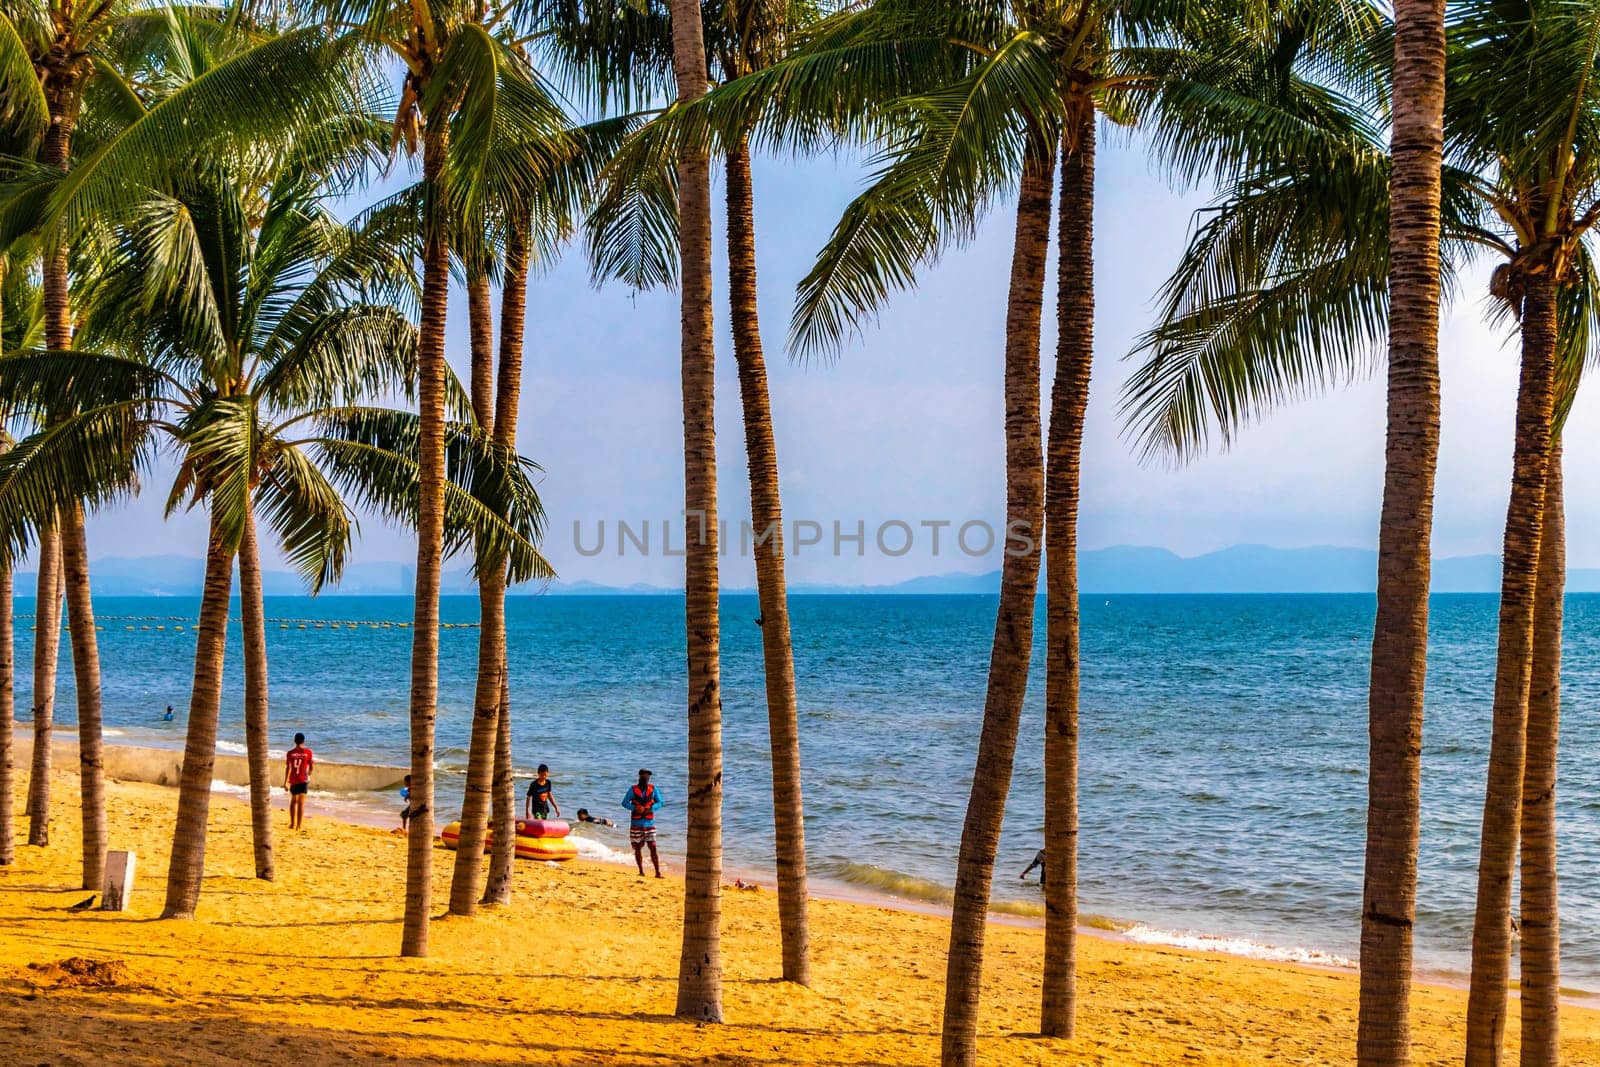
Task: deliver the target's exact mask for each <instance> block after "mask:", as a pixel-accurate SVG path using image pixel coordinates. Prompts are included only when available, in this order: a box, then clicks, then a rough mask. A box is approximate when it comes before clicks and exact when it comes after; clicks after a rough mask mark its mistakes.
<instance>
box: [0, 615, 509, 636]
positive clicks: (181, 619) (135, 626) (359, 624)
mask: <svg viewBox="0 0 1600 1067" xmlns="http://www.w3.org/2000/svg"><path fill="white" fill-rule="evenodd" d="M35 617H36V616H35V615H33V614H31V613H30V614H25V615H24V614H18V615H13V616H12V618H14V619H17V620H23V619H33V618H35ZM228 622H230V623H239V622H242V620H241V619H240V618H239V616H237V615H234V616H232V617H230V618H229V619H228ZM265 622H266V624H267V625H268V626H276V627H277V628H278V629H280V630H340V631H343V630H409V629H411V623H409V622H396V621H395V620H392V619H300V618H268V619H266V620H265ZM106 623H121V624H122V629H123V630H124V631H129V630H132V631H136V632H137V631H145V630H149V631H151V632H152V633H153V632H157V631H163V632H165V631H171V632H175V633H192V632H194V631H195V630H198V629H199V628H200V625H199V622H198V620H196V619H195V618H194V617H193V616H191V615H96V616H95V627H94V628H95V629H96V630H105V629H106V626H105V625H103V624H106ZM169 624H171V625H169ZM67 628H68V627H67V623H66V622H65V621H63V622H62V624H61V629H62V630H63V631H64V630H66V629H67ZM478 628H479V624H478V623H475V622H441V623H440V624H439V629H441V630H476V629H478ZM28 629H30V630H38V629H39V627H38V626H29V627H28Z"/></svg>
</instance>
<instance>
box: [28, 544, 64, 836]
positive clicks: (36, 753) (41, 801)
mask: <svg viewBox="0 0 1600 1067" xmlns="http://www.w3.org/2000/svg"><path fill="white" fill-rule="evenodd" d="M38 590H39V591H38V595H37V596H35V598H34V611H33V622H34V627H33V631H34V636H33V760H32V764H31V766H30V771H29V776H28V844H30V845H48V844H49V843H50V752H51V746H52V744H53V742H54V740H55V718H56V659H57V657H58V656H59V654H60V650H61V535H60V532H59V531H58V530H57V529H56V528H55V527H51V528H49V529H46V530H41V531H40V532H39V585H38Z"/></svg>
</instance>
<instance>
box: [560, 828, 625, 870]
mask: <svg viewBox="0 0 1600 1067" xmlns="http://www.w3.org/2000/svg"><path fill="white" fill-rule="evenodd" d="M570 840H571V841H572V843H573V844H574V845H577V846H578V857H579V858H580V859H586V860H594V861H595V862H597V863H618V864H623V865H627V864H631V863H632V862H633V853H631V852H618V851H617V850H616V849H614V848H612V847H610V846H609V845H606V844H603V843H601V842H599V841H594V840H591V839H590V838H587V837H579V836H578V835H577V834H572V835H571V837H570Z"/></svg>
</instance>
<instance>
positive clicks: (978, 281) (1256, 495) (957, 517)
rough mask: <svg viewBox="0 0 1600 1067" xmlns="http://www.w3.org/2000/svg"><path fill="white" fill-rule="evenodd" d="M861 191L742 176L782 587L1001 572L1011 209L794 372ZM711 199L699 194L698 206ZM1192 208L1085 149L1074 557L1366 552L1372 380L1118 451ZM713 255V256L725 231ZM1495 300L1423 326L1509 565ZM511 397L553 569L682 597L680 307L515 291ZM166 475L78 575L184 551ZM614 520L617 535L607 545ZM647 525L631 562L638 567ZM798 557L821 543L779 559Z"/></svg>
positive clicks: (1585, 400)
mask: <svg viewBox="0 0 1600 1067" xmlns="http://www.w3.org/2000/svg"><path fill="white" fill-rule="evenodd" d="M864 180H865V172H864V170H863V169H862V167H861V165H860V163H859V161H857V160H852V159H837V160H836V159H819V160H805V161H796V160H791V159H786V158H785V159H758V160H757V164H756V169H755V194H756V224H757V242H758V270H759V280H760V285H761V290H762V298H761V313H762V325H763V331H764V340H765V347H766V351H767V358H768V368H769V374H770V379H771V391H772V402H773V417H774V425H775V429H776V435H777V445H778V454H779V463H780V470H781V478H782V490H783V505H784V509H785V520H786V536H787V537H788V540H789V556H790V559H789V576H790V580H791V581H794V582H813V583H845V584H884V583H892V582H896V581H900V580H903V579H907V578H911V577H915V576H918V575H925V574H944V573H949V572H954V571H964V572H981V571H986V570H991V569H994V568H995V567H997V566H998V565H999V560H1000V555H999V552H1000V548H999V540H1000V539H999V538H998V537H997V538H996V539H995V541H996V544H995V547H994V548H992V549H990V550H989V551H987V552H985V551H983V549H984V548H985V545H986V541H987V540H988V539H987V537H986V535H985V530H986V529H989V530H997V531H999V530H1003V512H1004V494H1005V483H1004V455H1003V449H1004V439H1003V435H1002V429H1003V411H1002V395H1001V386H1002V340H1003V335H1004V319H1005V301H1006V288H1007V276H1008V270H1009V258H1010V236H1011V233H1010V231H1011V226H1012V221H1013V214H1014V212H1013V210H1012V207H1011V206H1010V205H1002V206H999V207H997V208H996V209H995V210H994V211H993V212H992V213H991V214H990V215H989V216H987V217H986V218H985V219H984V221H983V225H982V228H981V231H980V233H979V236H978V238H977V239H976V240H975V241H974V242H973V243H972V244H971V245H969V246H967V247H964V248H960V249H954V250H952V251H950V252H949V253H947V254H946V255H945V257H944V258H943V259H942V260H941V261H940V262H939V263H938V264H936V265H934V266H933V267H932V268H930V269H927V270H925V271H924V272H923V274H922V276H921V278H920V284H919V286H918V287H917V288H916V289H915V290H913V291H909V292H906V293H902V294H899V295H898V296H896V297H895V298H894V299H893V300H892V301H891V302H890V304H889V305H888V307H887V308H886V309H885V310H884V312H883V314H882V315H881V316H880V318H879V319H878V321H877V322H876V323H873V324H867V326H866V327H865V329H864V330H863V333H862V335H861V336H860V337H859V338H857V339H855V340H854V341H853V342H852V343H851V344H850V345H848V347H846V348H845V349H844V350H843V351H842V352H840V353H839V355H838V357H837V358H836V359H832V360H812V361H808V362H799V363H797V362H794V361H791V360H790V359H788V358H787V357H786V350H785V346H784V342H785V338H786V333H787V326H788V321H789V315H790V311H791V307H792V300H793V294H794V287H795V284H796V282H797V281H798V280H799V279H800V278H801V277H802V276H803V275H804V274H805V272H806V270H807V269H808V268H809V266H810V264H811V263H812V262H813V259H814V257H815V254H816V252H817V250H818V249H819V248H820V247H821V246H822V244H823V243H824V241H825V240H826V239H827V235H828V232H829V230H830V229H831V227H832V225H833V224H834V222H835V221H836V220H837V218H838V216H839V214H840V212H841V210H842V209H843V208H844V206H845V204H846V203H848V201H849V200H850V198H851V197H852V196H854V195H855V194H856V193H857V192H859V190H860V189H861V188H862V185H863V182H864ZM720 191H721V189H720V183H717V184H716V186H715V187H714V189H713V199H714V203H716V202H719V195H720ZM1207 200H1208V195H1207V194H1206V193H1205V192H1204V191H1201V192H1195V191H1184V190H1178V189H1174V188H1173V187H1171V186H1170V185H1169V184H1168V183H1167V182H1166V180H1165V178H1164V177H1163V176H1160V175H1158V174H1156V173H1155V172H1154V171H1153V170H1152V169H1151V168H1150V167H1149V165H1148V164H1147V162H1146V159H1145V157H1144V156H1143V154H1142V153H1141V151H1140V149H1139V146H1138V145H1137V143H1131V144H1130V143H1128V142H1127V141H1126V139H1124V138H1121V137H1103V138H1102V141H1101V150H1100V156H1099V170H1098V191H1097V201H1096V211H1095V229H1096V243H1095V258H1096V266H1095V269H1096V289H1097V300H1098V311H1097V316H1096V342H1095V367H1094V376H1093V382H1092V387H1091V400H1090V404H1089V414H1088V424H1087V427H1086V431H1085V441H1084V457H1083V491H1082V515H1081V521H1080V544H1081V546H1082V547H1083V548H1086V549H1092V548H1099V547H1106V546H1111V545H1124V544H1134V545H1154V546H1161V547H1165V548H1169V549H1171V550H1173V551H1175V552H1177V553H1179V554H1181V555H1186V556H1187V555H1195V554H1199V553H1204V552H1208V551H1212V550H1215V549H1218V548H1222V547H1226V546H1228V545H1233V544H1241V543H1246V544H1266V545H1272V546H1275V547H1285V548H1288V547H1300V546H1312V545H1339V546H1353V547H1373V546H1374V545H1375V544H1376V540H1377V521H1378V507H1379V502H1380V498H1381V493H1382V479H1383V429H1384V396H1383V383H1382V376H1381V374H1379V375H1378V376H1376V377H1374V378H1373V379H1371V380H1368V381H1363V382H1360V383H1357V384H1355V385H1354V386H1351V387H1348V388H1345V389H1342V390H1340V391H1338V392H1336V393H1333V394H1330V395H1328V396H1324V397H1320V398H1315V399H1311V400H1307V401H1304V402H1299V403H1295V404H1292V405H1288V406H1285V407H1284V408H1282V409H1280V410H1278V411H1277V412H1275V413H1273V414H1272V415H1271V416H1269V417H1268V418H1266V419H1264V420H1263V421H1261V422H1260V423H1258V424H1256V425H1253V426H1251V427H1249V428H1247V429H1246V431H1245V432H1244V433H1243V434H1241V435H1240V437H1239V438H1238V440H1237V442H1236V443H1235V445H1234V446H1233V448H1232V449H1231V450H1229V451H1226V452H1221V451H1216V450H1214V451H1213V452H1212V453H1210V454H1208V455H1206V456H1204V457H1202V458H1200V459H1199V460H1197V461H1195V462H1192V463H1191V464H1189V465H1188V466H1186V467H1184V468H1182V469H1177V470H1174V469H1169V468H1167V467H1163V466H1160V465H1156V466H1148V465H1141V463H1140V462H1139V461H1138V459H1137V458H1136V457H1135V456H1134V454H1133V453H1132V451H1131V450H1130V448H1129V447H1128V445H1127V443H1126V442H1125V441H1124V440H1123V439H1122V438H1121V436H1120V433H1119V430H1120V427H1119V423H1118V421H1117V416H1116V408H1117V401H1118V397H1119V394H1120V392H1121V388H1122V384H1123V381H1124V379H1125V378H1126V377H1127V375H1128V372H1129V370H1130V365H1129V364H1128V363H1127V362H1125V361H1124V357H1125V356H1126V354H1127V353H1128V351H1129V350H1130V348H1131V347H1132V345H1133V342H1134V340H1135V338H1137V337H1138V335H1139V334H1140V333H1141V332H1142V331H1144V330H1145V329H1147V328H1148V327H1149V326H1150V325H1151V316H1152V312H1153V308H1154V296H1155V294H1156V292H1157V291H1158V289H1159V287H1160V285H1161V283H1162V281H1163V280H1164V279H1165V278H1166V276H1167V274H1168V273H1169V271H1170V270H1171V268H1172V267H1173V265H1174V264H1175V263H1176V262H1177V259H1178V257H1179V255H1180V253H1181V251H1182V249H1183V246H1184V243H1185V241H1186V239H1187V236H1188V234H1189V231H1190V227H1191V225H1192V221H1193V214H1194V212H1195V210H1196V209H1198V208H1201V207H1203V206H1204V205H1205V204H1206V202H1207ZM718 214H719V215H720V211H719V212H718ZM716 236H717V240H718V241H719V242H720V241H721V239H722V233H721V223H720V218H719V219H718V231H717V235H716ZM719 252H720V245H719ZM716 269H717V271H718V275H717V291H716V295H717V300H718V307H717V322H718V336H717V369H718V377H717V398H718V399H717V430H718V466H719V487H718V488H719V508H720V509H721V511H722V515H723V519H724V520H725V522H727V523H728V527H727V529H728V534H729V536H728V537H727V541H728V542H729V543H730V545H731V548H730V549H729V551H730V554H729V555H728V556H727V558H725V559H724V562H723V571H722V583H723V585H725V586H751V585H753V584H754V568H753V564H752V562H751V561H750V559H749V556H748V553H745V554H742V555H741V554H740V553H738V552H737V548H738V541H739V536H738V534H739V523H740V521H741V520H745V521H748V516H749V496H748V493H749V488H748V482H747V480H746V476H745V469H744V443H743V430H742V425H741V421H740V411H739V394H738V381H737V378H736V375H735V369H734V363H733V349H732V344H731V341H730V339H729V337H728V332H727V321H726V320H727V314H726V304H725V300H726V286H725V274H724V273H723V272H724V271H725V269H726V265H725V262H724V261H722V260H721V257H720V256H719V260H718V263H717V268H716ZM1053 278H1054V270H1053V268H1052V271H1051V284H1050V286H1049V288H1048V289H1047V292H1046V314H1045V319H1046V324H1045V332H1044V339H1043V345H1042V348H1043V354H1044V364H1045V367H1044V390H1045V393H1044V395H1045V397H1046V407H1048V396H1049V387H1050V379H1051V377H1052V375H1051V367H1052V366H1053V362H1054V342H1055V338H1054V295H1053V290H1054V283H1053ZM1486 291H1487V267H1486V266H1485V267H1481V268H1480V269H1477V270H1475V271H1473V272H1470V273H1468V274H1467V275H1466V276H1465V277H1464V278H1463V279H1462V283H1461V285H1460V286H1459V291H1458V293H1457V295H1456V299H1455V302H1454V304H1453V305H1452V306H1451V307H1450V308H1449V309H1448V310H1447V313H1446V316H1445V319H1444V322H1443V326H1442V331H1441V338H1440V349H1441V364H1442V366H1441V372H1442V389H1443V426H1442V432H1441V445H1440V462H1439V477H1438V486H1437V504H1436V513H1435V525H1434V551H1435V553H1436V555H1439V556H1452V555H1465V554H1473V553H1484V552H1491V553H1492V552H1498V551H1499V546H1500V537H1501V530H1502V525H1503V522H1504V517H1505V506H1506V497H1507V493H1508V485H1509V478H1510V468H1511V444H1512V433H1511V431H1512V413H1513V403H1514V398H1515V390H1516V359H1515V349H1514V348H1512V347H1509V346H1508V345H1507V343H1506V337H1505V335H1504V333H1503V332H1502V331H1500V330H1498V329H1496V328H1494V327H1492V326H1490V325H1488V324H1487V323H1486V322H1485V320H1484V316H1483V307H1484V301H1483V296H1482V294H1484V293H1485V292H1486ZM456 296H457V299H455V300H453V301H452V305H451V324H450V330H449V353H450V358H451V361H452V363H453V364H454V365H455V366H456V367H457V368H458V370H459V371H460V372H461V373H462V375H463V377H465V371H466V348H467V342H466V333H467V331H466V322H465V301H464V300H462V299H460V298H459V297H460V294H459V293H458V294H456ZM522 397H523V400H522V414H521V419H520V425H519V427H518V443H519V446H520V448H521V450H522V452H523V453H524V454H525V455H527V456H529V457H530V458H532V459H534V460H536V461H537V462H538V463H540V464H541V465H542V466H543V468H544V471H545V473H544V476H543V481H542V483H541V494H542V498H543V501H544V505H545V508H546V510H547V512H548V515H549V519H550V523H549V529H548V531H547V533H546V538H545V544H544V550H545V554H546V556H547V558H549V560H550V561H551V563H552V564H553V565H554V567H555V569H556V571H557V573H558V574H559V576H560V577H561V578H562V579H563V580H565V581H569V582H570V581H592V582H599V583H603V584H608V585H627V584H631V583H635V582H643V583H650V584H654V585H662V586H674V585H681V584H682V560H681V558H678V557H676V556H673V555H670V554H668V553H667V552H665V551H663V548H664V547H667V546H664V545H663V543H662V524H663V523H664V522H665V523H673V524H675V525H674V527H673V531H672V533H671V534H670V547H671V548H673V549H676V548H680V547H681V545H682V543H683V532H682V530H683V527H682V523H683V519H682V508H683V466H682V423H681V417H682V409H681V406H680V400H679V349H678V307H677V297H676V295H675V294H673V293H637V294H636V293H632V292H630V291H629V290H628V289H627V288H626V287H625V286H621V285H616V284H613V285H608V286H606V287H604V288H600V289H596V288H595V287H594V286H592V285H591V284H590V282H589V278H588V271H587V264H586V262H585V261H584V256H583V251H582V248H581V247H574V248H572V249H570V250H569V252H568V254H567V255H566V257H565V258H564V259H563V260H562V261H561V262H559V263H557V264H553V265H552V266H551V267H550V269H549V270H548V271H547V272H546V273H544V274H542V275H539V276H536V277H535V278H533V279H532V281H531V282H530V286H529V302H528V329H527V344H526V356H525V362H524V380H523V393H522ZM1597 404H1600V401H1597V400H1596V399H1595V396H1594V391H1593V390H1592V389H1591V390H1589V391H1588V392H1587V393H1586V394H1585V395H1580V397H1579V400H1578V403H1577V406H1576V408H1575V410H1574V412H1573V416H1572V419H1571V422H1570V424H1569V428H1568V430H1567V434H1566V451H1567V455H1568V457H1569V462H1568V463H1567V467H1566V473H1567V483H1566V484H1567V513H1568V523H1569V540H1570V547H1569V553H1568V555H1569V560H1570V562H1571V564H1572V565H1573V566H1596V565H1600V550H1597V549H1596V547H1595V541H1594V539H1593V538H1591V537H1589V536H1587V534H1586V531H1588V530H1589V529H1591V528H1593V526H1594V524H1595V520H1597V519H1600V476H1597V475H1595V474H1593V473H1591V469H1590V468H1589V465H1588V464H1586V463H1583V462H1582V461H1581V457H1583V456H1585V455H1589V454H1592V453H1593V449H1594V446H1596V445H1597V444H1600V420H1597V419H1596V418H1595V415H1596V414H1597V411H1596V405H1597ZM165 473H166V472H164V471H157V472H155V473H154V474H153V475H152V477H151V479H150V480H149V481H150V489H149V491H148V492H147V493H146V495H145V496H144V497H143V498H141V499H139V500H136V501H134V502H132V503H131V504H128V505H125V506H121V507H119V508H117V509H116V510H115V511H112V512H108V513H106V514H102V515H98V516H95V517H94V518H93V519H92V520H91V522H90V527H89V539H90V552H91V557H92V558H95V557H102V556H138V555H152V554H171V553H176V554H183V555H193V556H196V557H199V556H201V555H202V554H203V550H204V544H205V528H204V519H203V516H201V515H199V514H190V515H184V516H179V517H177V518H175V519H173V520H170V521H165V522H164V521H163V520H162V518H161V506H162V501H163V499H164V496H165V492H164V490H165V486H164V485H163V484H161V480H162V478H163V477H164V476H165ZM619 521H623V522H626V523H628V524H629V527H630V530H631V531H632V534H633V537H632V538H629V539H624V538H622V537H620V536H619V534H618V530H617V523H618V522H619ZM796 522H799V523H802V524H809V523H815V524H816V525H815V526H814V527H812V526H809V525H802V526H801V527H799V528H796V527H795V525H794V524H795V523H796ZM601 523H604V530H603V531H602V529H601ZM835 523H838V524H839V529H838V532H839V534H840V535H841V538H840V540H839V542H838V543H837V545H836V544H835V541H834V532H835V531H834V524H835ZM941 523H948V524H949V525H947V526H941V525H939V524H941ZM969 523H970V524H973V525H969V526H967V531H966V532H967V537H966V539H965V542H964V543H958V538H957V536H956V535H957V533H958V532H959V531H960V530H961V528H962V527H963V526H964V525H966V524H969ZM646 524H648V527H649V542H648V551H641V550H640V547H639V540H640V531H641V528H642V527H643V526H644V525H646ZM886 524H887V525H886ZM897 524H904V525H903V526H902V525H897ZM984 524H987V527H986V526H985V525H984ZM857 532H861V533H864V537H863V538H862V540H861V541H860V542H859V543H858V542H856V541H853V540H851V539H850V538H851V535H853V534H856V533H857ZM935 533H937V534H938V535H939V544H938V546H937V548H938V550H937V551H935V546H934V544H933V535H934V534H935ZM880 534H881V540H880V536H879V535H880ZM908 535H909V536H908ZM811 536H816V537H818V538H819V539H820V543H817V544H815V545H801V544H797V543H796V542H797V538H798V539H809V538H810V537H811ZM415 551H416V546H415V540H414V538H413V537H411V536H410V535H409V534H408V533H407V532H405V531H403V530H399V529H397V528H394V527H392V526H389V525H387V524H385V523H384V522H382V521H380V520H377V519H372V518H367V519H364V520H363V521H362V525H361V539H360V543H359V545H358V547H357V549H356V552H355V553H354V559H355V560H356V561H359V562H367V561H371V562H377V561H403V560H414V558H415ZM268 555H269V557H271V556H272V555H273V553H270V552H269V553H268ZM268 563H269V566H270V565H271V559H270V558H269V561H268Z"/></svg>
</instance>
